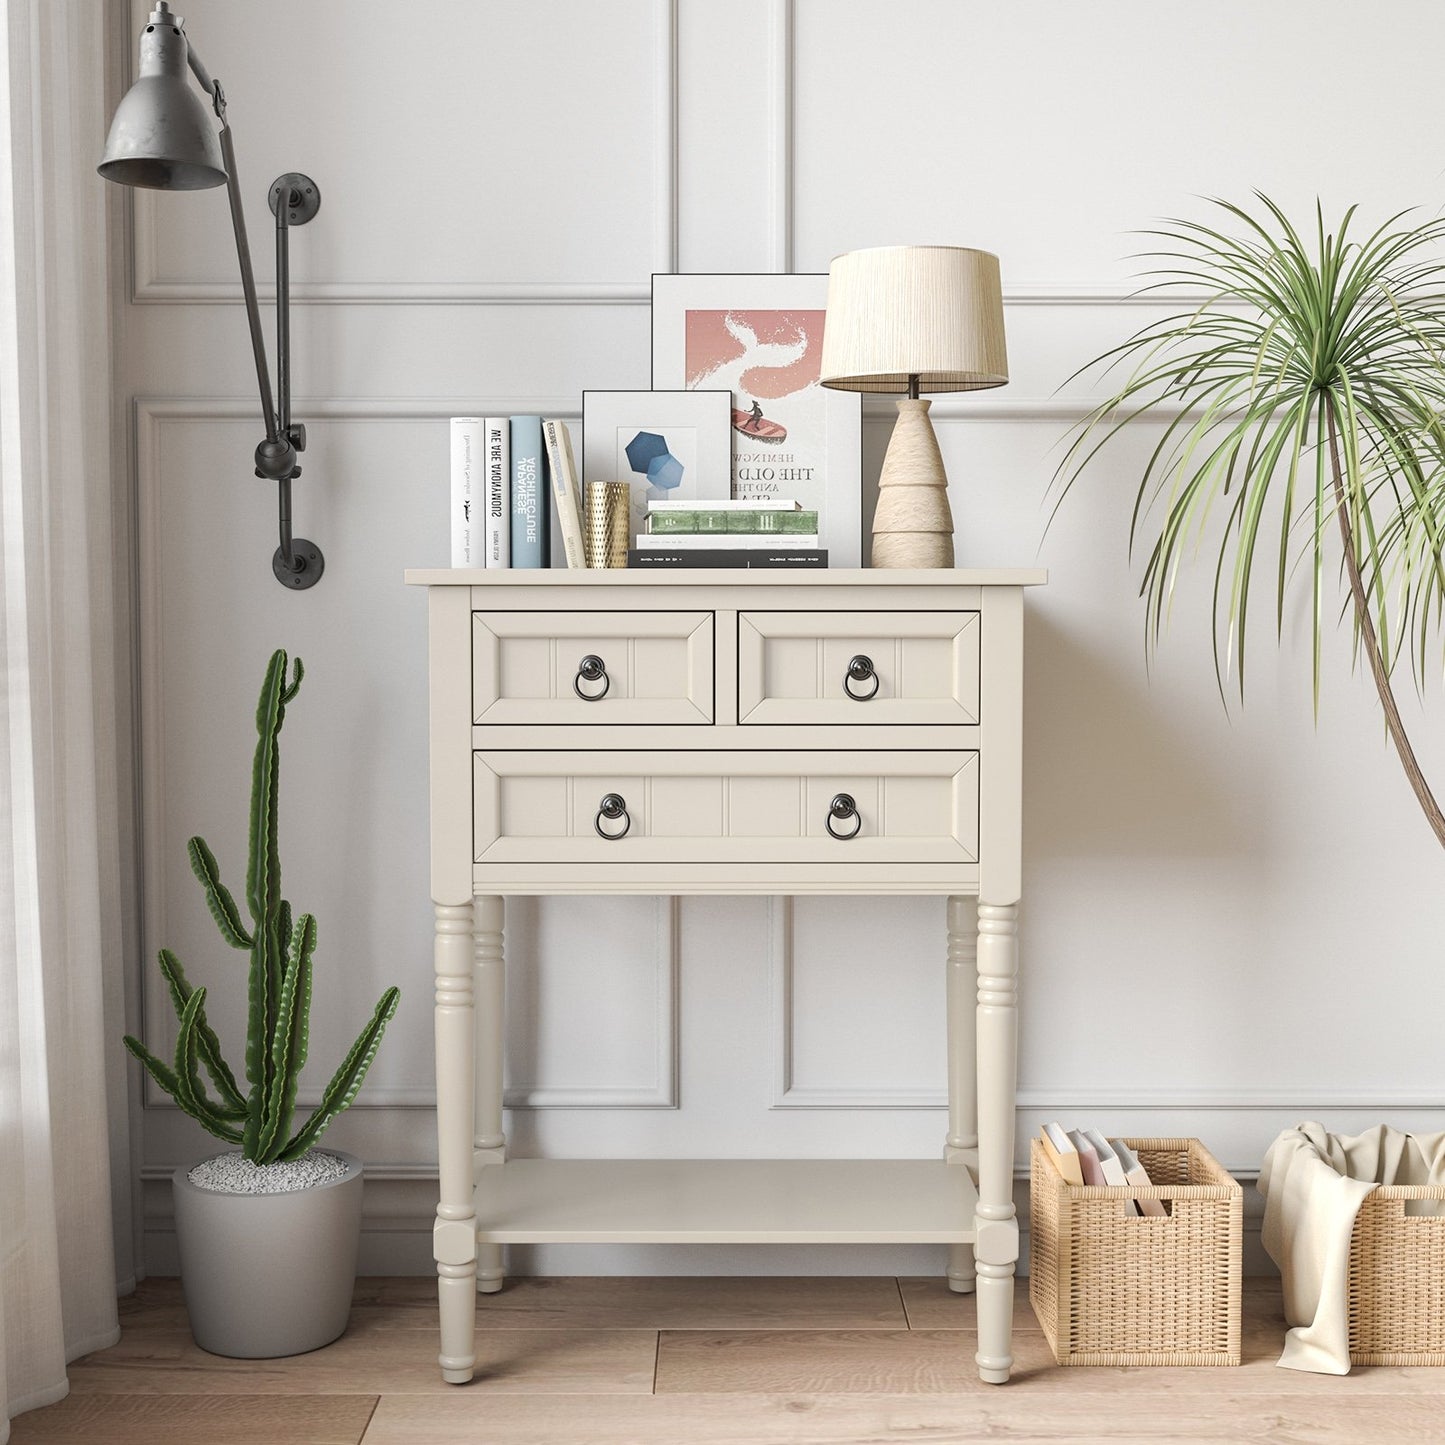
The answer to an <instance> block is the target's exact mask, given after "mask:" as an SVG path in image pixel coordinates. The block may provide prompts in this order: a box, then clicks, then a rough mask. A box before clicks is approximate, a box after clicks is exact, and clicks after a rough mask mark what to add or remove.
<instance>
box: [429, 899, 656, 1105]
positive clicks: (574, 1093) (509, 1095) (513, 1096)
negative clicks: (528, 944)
mask: <svg viewBox="0 0 1445 1445" xmlns="http://www.w3.org/2000/svg"><path fill="white" fill-rule="evenodd" d="M537 901H538V903H539V905H541V906H545V904H546V902H547V900H546V899H545V898H542V899H538V900H537ZM680 903H681V900H680V899H678V898H672V897H667V898H657V899H654V900H653V919H654V932H653V960H654V967H655V969H656V974H657V983H656V986H655V995H654V1006H655V1009H656V1020H657V1021H656V1031H657V1052H656V1056H655V1057H654V1059H653V1068H652V1071H651V1077H650V1078H645V1079H642V1080H640V1081H639V1082H637V1083H635V1084H603V1085H597V1084H549V1083H547V1082H546V1080H520V1081H515V1082H509V1083H508V1085H507V1088H506V1092H505V1094H504V1095H503V1102H504V1103H505V1105H506V1106H507V1108H509V1109H676V1108H677V1107H678V1092H677V1064H678V1036H677V1002H678V996H677V981H678V971H679V967H680V963H681V953H680V949H679V928H678V925H679V917H680ZM544 966H545V965H544ZM431 1102H432V1103H433V1104H435V1102H436V1094H435V1091H433V1092H432V1098H431Z"/></svg>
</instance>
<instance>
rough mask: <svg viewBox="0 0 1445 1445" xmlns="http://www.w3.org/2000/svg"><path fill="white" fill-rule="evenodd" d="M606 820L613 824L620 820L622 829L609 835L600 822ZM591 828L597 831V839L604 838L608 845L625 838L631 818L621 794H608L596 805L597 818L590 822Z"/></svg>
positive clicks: (630, 824)
mask: <svg viewBox="0 0 1445 1445" xmlns="http://www.w3.org/2000/svg"><path fill="white" fill-rule="evenodd" d="M604 818H606V819H608V820H609V821H610V822H613V823H615V822H616V821H617V820H618V819H619V818H621V819H622V827H621V829H620V830H619V831H618V832H616V833H609V832H608V831H607V830H606V829H605V828H604V827H603V826H602V820H603V819H604ZM592 826H593V827H594V828H596V829H597V836H598V837H599V838H606V839H607V841H608V842H609V843H615V842H616V841H617V840H618V839H619V838H625V837H626V836H627V830H628V829H629V828H630V827H631V826H632V818H631V816H630V815H629V814H628V811H627V802H626V800H625V799H624V798H623V796H622V794H621V793H608V794H607V796H606V797H604V798H603V799H602V801H601V802H600V803H599V804H598V805H597V816H596V817H595V818H594V819H593V820H592Z"/></svg>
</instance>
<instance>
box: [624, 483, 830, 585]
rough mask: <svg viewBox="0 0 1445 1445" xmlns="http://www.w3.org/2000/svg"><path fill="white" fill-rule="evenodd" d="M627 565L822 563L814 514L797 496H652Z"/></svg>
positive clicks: (825, 561) (823, 555)
mask: <svg viewBox="0 0 1445 1445" xmlns="http://www.w3.org/2000/svg"><path fill="white" fill-rule="evenodd" d="M627 563H628V566H630V567H775V568H777V567H783V568H786V567H826V566H827V565H828V552H827V549H826V548H822V547H819V545H818V514H817V512H811V511H804V510H803V508H802V506H801V504H799V503H798V502H796V501H783V500H780V499H778V498H775V497H771V498H768V499H766V500H763V501H750V502H721V501H686V502H668V501H655V502H649V503H648V504H647V521H646V524H645V530H644V531H643V533H642V535H641V536H639V537H638V538H637V545H636V547H634V548H633V549H632V550H631V551H630V552H629V553H628V554H627Z"/></svg>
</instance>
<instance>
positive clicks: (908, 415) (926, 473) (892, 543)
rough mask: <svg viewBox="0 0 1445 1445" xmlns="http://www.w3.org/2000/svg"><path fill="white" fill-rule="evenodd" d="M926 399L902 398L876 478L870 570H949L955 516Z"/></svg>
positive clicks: (951, 559) (951, 562)
mask: <svg viewBox="0 0 1445 1445" xmlns="http://www.w3.org/2000/svg"><path fill="white" fill-rule="evenodd" d="M931 405H932V403H931V402H929V401H927V400H918V401H913V400H909V399H908V398H904V399H902V400H900V401H899V403H898V420H897V421H896V422H895V423H894V424H893V436H892V437H891V438H890V440H889V442H888V454H887V456H885V457H884V458H883V471H882V473H881V474H880V475H879V478H878V508H877V510H876V511H875V512H874V513H873V552H872V565H873V566H874V567H952V566H953V513H952V512H951V511H950V510H949V506H948V477H947V475H946V474H945V472H944V470H943V454H942V453H941V452H940V451H939V450H938V438H937V437H936V436H934V434H933V423H932V422H930V421H929V419H928V409H929V407H930V406H931Z"/></svg>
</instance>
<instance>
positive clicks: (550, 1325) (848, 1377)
mask: <svg viewBox="0 0 1445 1445" xmlns="http://www.w3.org/2000/svg"><path fill="white" fill-rule="evenodd" d="M435 1289H436V1286H435V1283H434V1282H433V1281H431V1280H427V1279H390V1280H386V1279H363V1280H361V1281H360V1282H359V1284H358V1286H357V1293H356V1303H355V1307H354V1309H353V1311H352V1316H351V1327H350V1328H349V1329H348V1330H347V1332H346V1334H345V1335H344V1336H342V1338H341V1339H340V1340H338V1341H337V1342H336V1343H335V1344H334V1345H331V1346H329V1347H328V1348H326V1349H324V1350H318V1351H316V1353H314V1354H310V1355H303V1356H300V1357H297V1358H294V1359H289V1360H252V1361H247V1360H225V1359H221V1358H219V1357H217V1356H215V1355H208V1354H205V1353H204V1352H203V1351H201V1350H199V1349H197V1348H196V1346H195V1345H194V1344H193V1343H192V1342H191V1338H190V1333H189V1331H188V1329H187V1327H186V1315H185V1308H184V1306H183V1304H182V1302H181V1297H180V1291H179V1288H178V1286H177V1284H176V1282H175V1281H172V1280H152V1281H149V1282H148V1283H146V1284H144V1285H142V1287H141V1289H140V1291H139V1292H138V1293H137V1294H136V1295H135V1296H134V1297H132V1298H131V1299H128V1300H123V1301H122V1321H121V1323H122V1337H121V1342H120V1343H119V1344H118V1345H116V1346H115V1347H114V1348H113V1349H109V1350H103V1351H101V1352H99V1353H98V1354H94V1355H90V1356H87V1357H86V1358H85V1359H84V1360H80V1361H77V1362H76V1364H75V1365H74V1366H72V1370H71V1394H70V1396H69V1398H68V1399H66V1400H63V1401H61V1402H60V1403H59V1404H58V1405H52V1406H51V1407H50V1408H48V1409H45V1410H37V1411H34V1412H32V1413H30V1414H28V1415H23V1416H21V1417H19V1418H18V1419H17V1420H15V1422H14V1425H13V1435H12V1437H11V1439H12V1442H13V1445H61V1442H65V1445H70V1442H78V1445H139V1442H145V1445H232V1442H236V1445H242V1442H245V1445H255V1442H259V1445H358V1442H363V1445H453V1442H456V1445H461V1442H467V1445H476V1442H485V1445H625V1442H639V1445H641V1442H647V1445H654V1442H655V1445H681V1442H684V1441H686V1442H689V1445H693V1442H696V1445H757V1442H774V1441H776V1442H788V1445H844V1442H848V1445H889V1442H904V1441H908V1442H923V1441H926V1442H935V1445H936V1442H945V1441H963V1440H978V1439H988V1440H1007V1441H1010V1442H1013V1445H1027V1442H1031V1441H1052V1442H1060V1441H1067V1442H1069V1445H1089V1442H1093V1441H1099V1442H1102V1441H1105V1440H1108V1441H1120V1440H1123V1441H1166V1440H1191V1441H1212V1442H1220V1445H1223V1442H1231V1445H1233V1442H1240V1441H1251V1442H1253V1441H1271V1442H1279V1445H1315V1442H1320V1445H1336V1442H1346V1441H1348V1442H1360V1445H1366V1442H1368V1445H1383V1442H1390V1441H1410V1442H1415V1441H1429V1440H1445V1408H1442V1403H1445V1402H1442V1395H1445V1370H1431V1369H1391V1368H1383V1367H1377V1368H1358V1369H1356V1370H1355V1371H1354V1372H1353V1373H1352V1374H1351V1375H1350V1376H1348V1377H1347V1378H1344V1379H1337V1378H1333V1377H1324V1376H1318V1375H1306V1374H1300V1373H1297V1372H1296V1371H1293V1370H1281V1369H1278V1368H1276V1366H1275V1364H1274V1361H1275V1358H1276V1357H1277V1355H1278V1352H1279V1341H1280V1338H1281V1335H1282V1333H1283V1330H1284V1321H1283V1318H1282V1317H1281V1315H1280V1307H1279V1292H1278V1286H1277V1284H1275V1283H1273V1282H1267V1281H1250V1282H1249V1283H1248V1284H1247V1286H1246V1292H1245V1319H1244V1358H1245V1362H1244V1364H1243V1365H1242V1366H1241V1367H1240V1368H1239V1369H1193V1370H1189V1369H1139V1368H1131V1369H1068V1370H1063V1369H1057V1368H1055V1367H1054V1365H1053V1364H1052V1362H1051V1359H1050V1356H1049V1355H1048V1352H1047V1349H1046V1347H1045V1345H1044V1343H1043V1338H1042V1336H1041V1335H1040V1334H1039V1331H1038V1326H1037V1324H1036V1323H1035V1321H1034V1317H1033V1314H1032V1312H1031V1311H1030V1309H1029V1306H1028V1303H1027V1298H1026V1295H1025V1291H1024V1289H1022V1288H1021V1289H1020V1290H1019V1291H1018V1306H1017V1309H1016V1326H1017V1333H1016V1335H1015V1346H1014V1349H1015V1356H1016V1359H1017V1365H1016V1368H1015V1375H1014V1380H1013V1382H1012V1383H1011V1384H1009V1385H1006V1386H1003V1387H1001V1388H1000V1387H995V1386H988V1385H981V1384H979V1383H978V1380H977V1378H976V1376H975V1374H974V1368H973V1363H972V1361H973V1352H974V1349H975V1340H974V1307H973V1301H972V1299H971V1298H968V1297H966V1296H959V1295H952V1294H950V1293H949V1292H948V1290H947V1289H946V1288H945V1286H944V1284H943V1282H942V1281H941V1280H933V1279H902V1280H893V1279H627V1280H622V1279H537V1280H518V1281H516V1282H514V1283H511V1284H509V1285H508V1287H507V1289H506V1290H505V1291H504V1292H503V1293H502V1294H500V1295H493V1296H488V1297H485V1298H483V1299H482V1300H481V1302H480V1304H479V1307H478V1321H479V1324H480V1325H481V1330H480V1334H479V1340H478V1344H479V1350H480V1358H481V1362H482V1364H481V1369H480V1370H479V1372H478V1378H477V1379H476V1380H475V1381H474V1382H473V1383H472V1384H471V1385H469V1386H464V1387H460V1388H458V1387H456V1386H451V1385H444V1384H442V1382H441V1380H440V1378H439V1377H438V1375H437V1370H436V1353H437V1338H436V1325H435Z"/></svg>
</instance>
